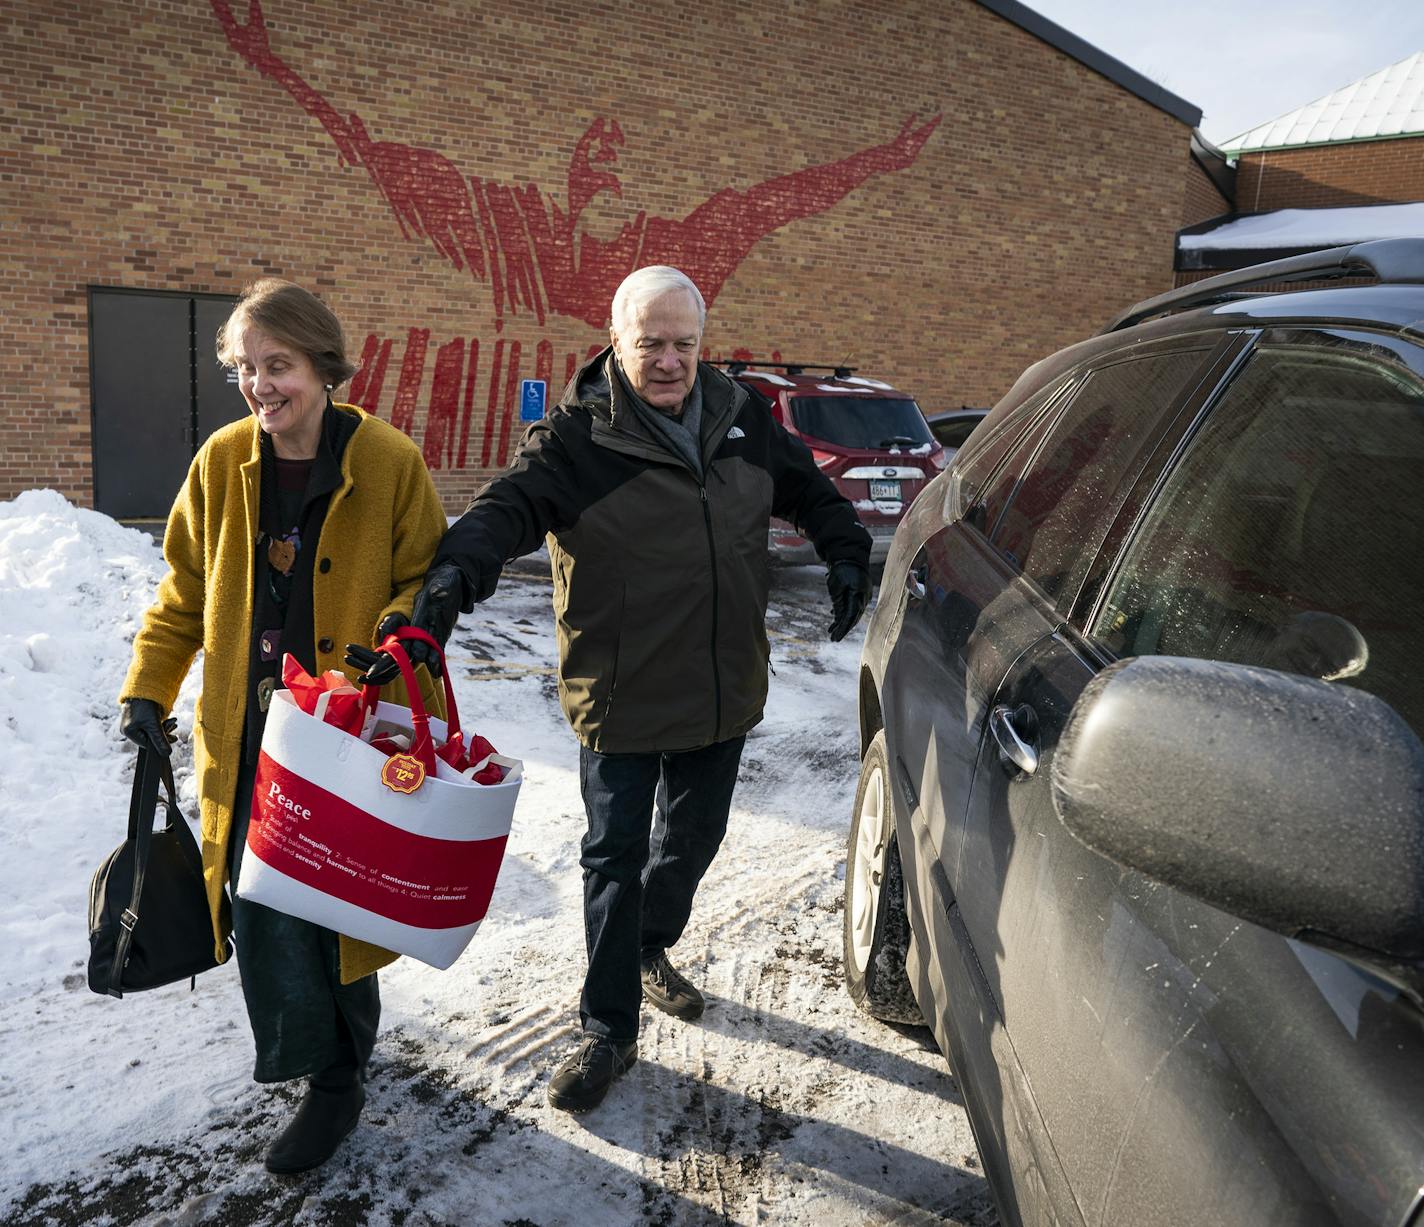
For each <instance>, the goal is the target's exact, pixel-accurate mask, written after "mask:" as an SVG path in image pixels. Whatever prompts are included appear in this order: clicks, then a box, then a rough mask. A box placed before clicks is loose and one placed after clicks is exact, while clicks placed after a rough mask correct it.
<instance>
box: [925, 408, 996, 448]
mask: <svg viewBox="0 0 1424 1227" xmlns="http://www.w3.org/2000/svg"><path fill="white" fill-rule="evenodd" d="M981 421H983V415H982V414H979V415H976V416H974V417H962V418H949V419H948V420H946V421H942V422H931V423H930V429H931V430H933V431H934V436H935V438H936V439H938V440H939V441H940V442H941V443H943V444H944V445H945V447H961V446H963V444H964V440H965V439H967V438H969V434H970V432H971V431H972V430H973V429H974V428H975V427H976V426H978V425H979V423H980V422H981Z"/></svg>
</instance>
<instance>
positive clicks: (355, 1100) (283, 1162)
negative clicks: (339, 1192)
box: [266, 1079, 366, 1176]
mask: <svg viewBox="0 0 1424 1227" xmlns="http://www.w3.org/2000/svg"><path fill="white" fill-rule="evenodd" d="M365 1103H366V1088H365V1086H364V1085H362V1083H361V1082H360V1080H359V1079H358V1080H356V1081H353V1082H352V1083H351V1084H350V1085H348V1086H345V1087H340V1088H338V1089H325V1088H322V1087H318V1086H315V1085H312V1086H309V1087H308V1088H307V1093H306V1094H305V1095H304V1096H303V1097H302V1102H301V1103H300V1104H299V1105H298V1106H297V1114H296V1115H295V1116H294V1117H292V1120H291V1123H290V1124H289V1125H288V1126H287V1127H286V1128H285V1129H283V1130H282V1132H281V1133H279V1134H278V1135H277V1137H276V1139H275V1140H274V1141H273V1143H272V1145H271V1146H269V1147H268V1148H267V1158H266V1166H267V1170H268V1171H269V1172H275V1173H276V1174H278V1175H281V1176H291V1175H295V1174H296V1173H297V1172H308V1171H311V1169H312V1168H314V1167H320V1166H321V1165H322V1164H323V1163H325V1162H326V1161H327V1160H328V1159H329V1158H331V1156H332V1155H334V1154H335V1153H336V1148H337V1147H338V1146H339V1145H341V1139H342V1138H344V1137H345V1136H346V1135H347V1134H348V1133H350V1132H351V1131H352V1130H353V1129H354V1128H356V1122H357V1120H359V1119H360V1116H361V1109H362V1107H363V1106H365Z"/></svg>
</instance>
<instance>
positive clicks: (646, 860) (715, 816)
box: [579, 737, 747, 1042]
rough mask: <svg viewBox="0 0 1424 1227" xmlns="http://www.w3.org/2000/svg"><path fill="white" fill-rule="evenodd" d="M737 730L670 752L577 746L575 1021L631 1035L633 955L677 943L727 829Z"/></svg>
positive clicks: (592, 1029)
mask: <svg viewBox="0 0 1424 1227" xmlns="http://www.w3.org/2000/svg"><path fill="white" fill-rule="evenodd" d="M746 740H747V739H746V738H745V737H735V738H733V739H732V740H731V741H719V742H716V743H714V744H713V745H710V746H705V747H704V748H703V749H701V750H687V751H684V752H682V753H677V754H658V753H649V754H599V753H598V752H596V751H594V750H590V749H588V748H587V747H583V748H581V749H580V751H579V785H580V788H581V789H582V791H583V804H584V809H585V811H586V812H587V814H588V834H586V835H585V836H584V838H583V844H582V851H583V855H582V856H581V857H580V859H579V864H581V865H582V866H583V923H584V937H585V941H586V942H587V945H588V975H587V976H586V977H585V979H584V983H583V997H582V999H581V1000H580V1002H579V1017H580V1019H581V1020H582V1022H583V1029H584V1030H585V1031H586V1032H588V1033H590V1034H592V1035H603V1036H607V1037H608V1038H610V1039H613V1040H617V1041H619V1042H626V1041H628V1040H635V1039H637V1038H638V1009H639V1005H640V1003H641V1002H642V999H643V986H642V981H641V979H640V976H639V963H640V961H641V960H642V959H643V958H651V957H653V956H654V955H657V954H660V953H662V951H664V950H666V949H667V948H668V947H669V946H671V945H673V944H675V943H676V941H677V939H678V938H679V937H681V936H682V930H683V928H684V927H685V926H686V925H687V918H688V916H690V915H691V914H692V896H693V895H694V894H695V893H696V892H697V885H698V883H699V882H701V881H702V875H703V874H705V873H706V872H707V868H708V866H709V865H711V864H712V858H713V857H714V856H716V855H717V849H718V847H719V846H720V845H721V843H722V836H723V835H724V834H726V831H727V813H728V811H729V810H730V809H731V807H732V789H733V788H734V787H735V786H736V783H737V765H738V764H739V763H740V762H741V758H742V746H743V745H744V744H745V743H746Z"/></svg>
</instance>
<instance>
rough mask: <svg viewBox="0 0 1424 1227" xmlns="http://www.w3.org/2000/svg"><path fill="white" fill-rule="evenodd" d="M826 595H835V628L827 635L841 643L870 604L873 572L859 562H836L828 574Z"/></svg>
mask: <svg viewBox="0 0 1424 1227" xmlns="http://www.w3.org/2000/svg"><path fill="white" fill-rule="evenodd" d="M826 591H828V592H829V593H830V594H831V625H830V627H829V628H827V634H829V635H830V637H831V642H832V643H839V642H840V641H841V640H842V639H844V638H845V637H846V636H847V635H848V634H850V630H851V627H853V626H854V625H855V624H856V623H857V622H859V621H860V615H861V614H863V613H864V612H865V607H866V605H867V604H869V602H870V572H869V571H867V570H866V569H865V568H864V567H863V566H861V565H860V563H858V562H833V563H831V569H830V570H829V571H827V572H826Z"/></svg>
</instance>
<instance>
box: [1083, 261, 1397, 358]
mask: <svg viewBox="0 0 1424 1227" xmlns="http://www.w3.org/2000/svg"><path fill="white" fill-rule="evenodd" d="M1337 277H1372V278H1373V279H1374V280H1375V281H1377V282H1380V283H1382V284H1387V285H1421V284H1424V239H1373V240H1371V241H1370V242H1367V243H1353V244H1351V245H1350V246H1348V247H1330V248H1327V249H1325V250H1324V251H1309V252H1306V253H1305V254H1304V255H1299V256H1287V257H1286V258H1285V259H1283V260H1271V261H1270V262H1269V263H1266V264H1253V265H1252V266H1251V267H1250V268H1239V269H1234V270H1232V271H1231V272H1229V273H1220V274H1218V275H1217V276H1215V277H1208V278H1207V279H1206V280H1205V281H1194V282H1193V283H1192V284H1191V285H1184V286H1179V287H1178V288H1177V289H1175V290H1168V291H1167V292H1166V293H1165V294H1158V295H1157V296H1156V297H1155V298H1147V299H1144V300H1143V301H1142V302H1140V303H1138V304H1137V305H1136V306H1135V307H1130V308H1129V309H1128V310H1126V311H1124V312H1123V313H1122V314H1121V315H1119V316H1118V317H1117V318H1116V319H1115V320H1113V322H1112V323H1110V324H1109V325H1108V326H1107V327H1106V328H1104V329H1103V331H1102V333H1101V334H1099V335H1105V334H1106V333H1109V332H1117V331H1118V330H1119V329H1122V328H1131V327H1132V326H1133V325H1134V324H1140V323H1142V321H1143V320H1145V319H1150V318H1151V317H1152V316H1154V315H1163V314H1166V313H1167V312H1170V311H1184V310H1186V309H1187V308H1188V307H1203V306H1206V305H1208V304H1210V303H1219V302H1225V301H1227V300H1228V299H1231V298H1240V297H1243V295H1242V293H1241V291H1242V290H1243V289H1245V288H1246V287H1248V286H1259V285H1265V284H1268V283H1271V282H1278V281H1331V280H1334V279H1335V278H1337Z"/></svg>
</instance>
